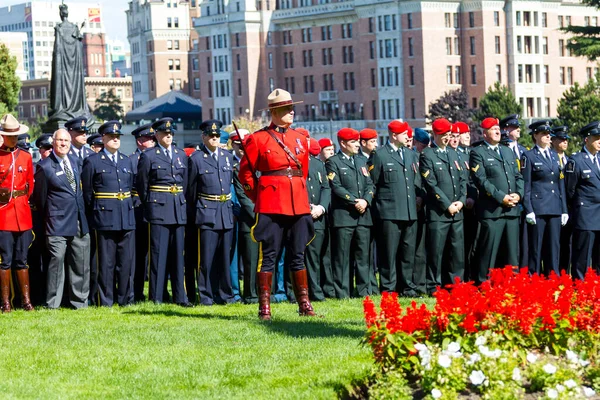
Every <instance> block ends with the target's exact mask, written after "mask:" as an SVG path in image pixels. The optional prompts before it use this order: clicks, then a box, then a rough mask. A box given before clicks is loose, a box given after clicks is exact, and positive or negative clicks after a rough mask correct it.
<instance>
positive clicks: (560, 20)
mask: <svg viewBox="0 0 600 400" xmlns="http://www.w3.org/2000/svg"><path fill="white" fill-rule="evenodd" d="M558 26H559V27H561V28H564V27H565V18H564V17H563V16H562V15H559V16H558Z"/></svg>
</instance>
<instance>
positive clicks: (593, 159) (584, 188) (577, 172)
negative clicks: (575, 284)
mask: <svg viewBox="0 0 600 400" xmlns="http://www.w3.org/2000/svg"><path fill="white" fill-rule="evenodd" d="M579 135H580V136H582V137H583V138H584V145H583V149H582V150H581V151H580V152H579V153H575V154H573V155H572V156H571V158H570V159H569V161H568V162H567V166H566V167H565V179H566V182H565V184H566V192H567V201H568V202H569V206H570V210H571V218H572V220H573V253H572V259H571V274H572V275H573V277H574V278H577V279H583V278H584V277H585V273H586V271H587V269H588V267H591V268H596V271H597V270H598V268H599V267H600V260H598V258H597V253H598V251H597V249H598V246H599V245H600V218H598V215H600V121H595V122H592V123H590V124H588V125H586V126H584V127H583V128H581V130H580V131H579Z"/></svg>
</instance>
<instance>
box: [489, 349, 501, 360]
mask: <svg viewBox="0 0 600 400" xmlns="http://www.w3.org/2000/svg"><path fill="white" fill-rule="evenodd" d="M501 355H502V350H500V349H496V350H494V351H492V352H491V353H490V357H491V358H498V357H500V356H501Z"/></svg>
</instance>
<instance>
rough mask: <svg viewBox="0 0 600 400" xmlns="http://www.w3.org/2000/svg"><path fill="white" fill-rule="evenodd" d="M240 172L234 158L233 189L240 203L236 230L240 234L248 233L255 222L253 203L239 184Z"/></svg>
mask: <svg viewBox="0 0 600 400" xmlns="http://www.w3.org/2000/svg"><path fill="white" fill-rule="evenodd" d="M239 172H240V165H239V162H238V161H237V158H235V157H234V163H233V188H234V189H235V195H236V196H237V199H238V201H239V202H240V215H239V216H238V229H239V230H240V232H250V229H251V228H252V226H254V223H255V222H256V215H255V213H254V203H253V202H252V200H250V198H249V197H248V195H247V194H246V192H245V191H244V187H243V186H242V183H241V182H240V178H239V176H238V174H239Z"/></svg>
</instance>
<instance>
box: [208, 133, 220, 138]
mask: <svg viewBox="0 0 600 400" xmlns="http://www.w3.org/2000/svg"><path fill="white" fill-rule="evenodd" d="M205 135H206V136H208V137H211V138H215V137H221V134H220V133H206V134H205Z"/></svg>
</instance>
